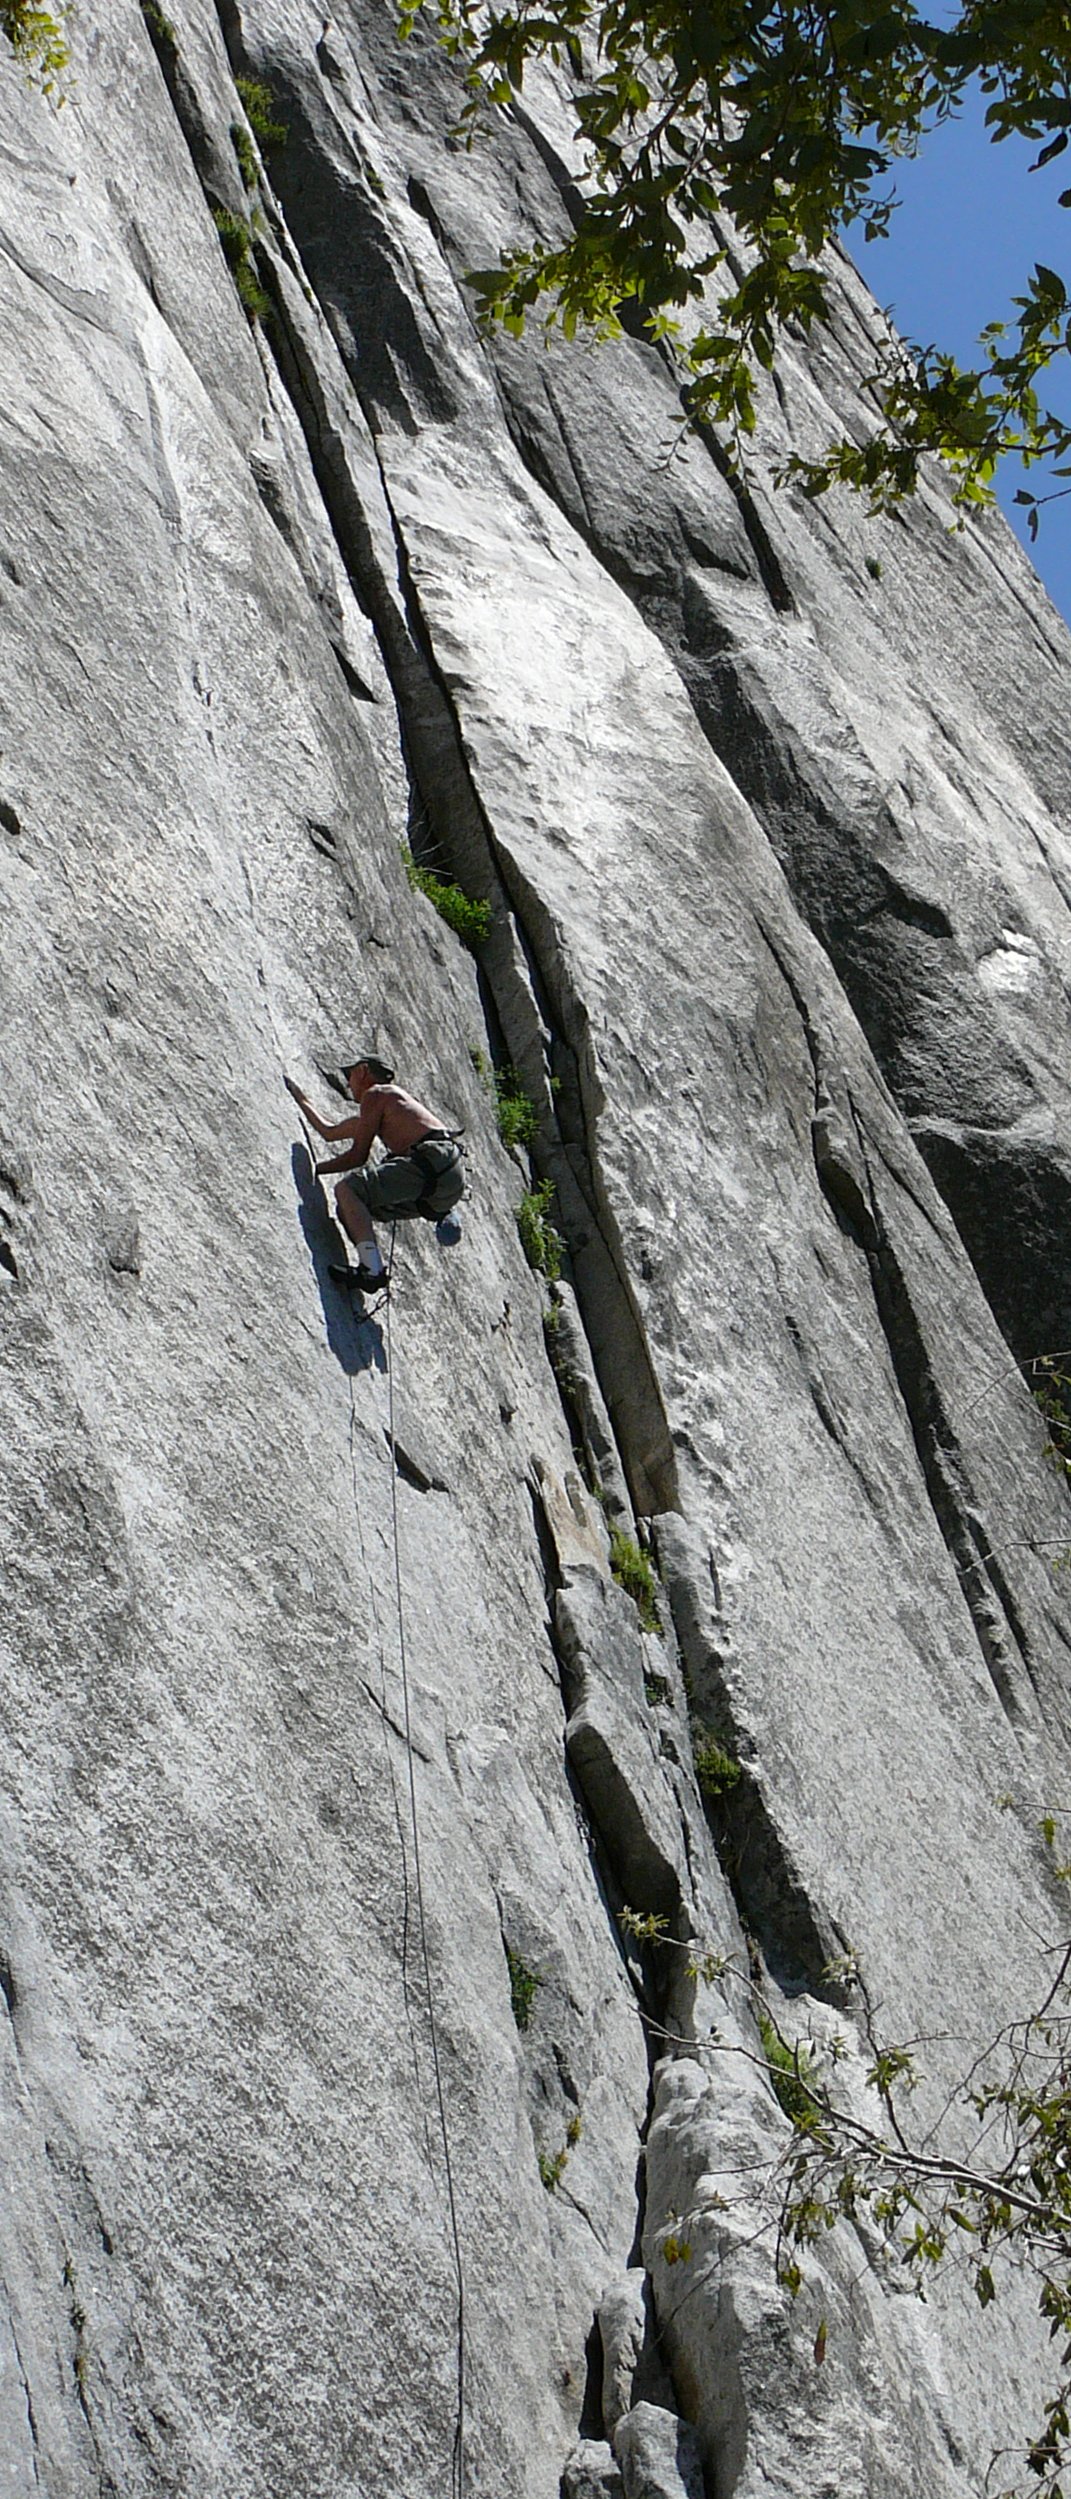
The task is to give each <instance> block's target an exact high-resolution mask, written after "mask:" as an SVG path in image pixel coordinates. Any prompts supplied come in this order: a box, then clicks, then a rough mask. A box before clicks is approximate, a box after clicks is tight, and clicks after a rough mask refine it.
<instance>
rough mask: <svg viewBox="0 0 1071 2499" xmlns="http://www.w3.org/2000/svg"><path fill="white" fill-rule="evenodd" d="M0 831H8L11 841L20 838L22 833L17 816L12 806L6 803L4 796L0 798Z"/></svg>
mask: <svg viewBox="0 0 1071 2499" xmlns="http://www.w3.org/2000/svg"><path fill="white" fill-rule="evenodd" d="M0 831H2V832H4V833H10V835H11V838H12V841H15V842H17V841H18V840H19V839H20V838H21V834H22V825H21V823H20V821H19V818H18V816H17V815H16V813H15V810H14V808H13V807H11V806H9V805H8V802H7V799H6V798H0Z"/></svg>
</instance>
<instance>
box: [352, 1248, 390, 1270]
mask: <svg viewBox="0 0 1071 2499" xmlns="http://www.w3.org/2000/svg"><path fill="white" fill-rule="evenodd" d="M357 1257H358V1260H359V1262H360V1265H361V1266H362V1267H364V1268H366V1269H367V1272H368V1274H369V1275H370V1276H381V1275H382V1274H383V1273H384V1267H383V1253H382V1251H381V1250H380V1248H379V1244H378V1242H376V1241H362V1243H361V1246H360V1248H359V1250H358V1252H357Z"/></svg>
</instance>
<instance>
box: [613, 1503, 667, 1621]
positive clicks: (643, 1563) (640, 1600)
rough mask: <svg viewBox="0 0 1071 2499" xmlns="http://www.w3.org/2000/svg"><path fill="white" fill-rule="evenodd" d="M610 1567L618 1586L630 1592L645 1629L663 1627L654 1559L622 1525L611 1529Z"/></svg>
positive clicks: (627, 1594)
mask: <svg viewBox="0 0 1071 2499" xmlns="http://www.w3.org/2000/svg"><path fill="white" fill-rule="evenodd" d="M610 1568H611V1570H612V1572H613V1575H614V1578H615V1579H616V1581H617V1584H618V1587H619V1588H623V1589H624V1591H625V1594H626V1596H630V1597H631V1599H632V1602H633V1604H634V1606H635V1608H636V1612H637V1613H638V1615H639V1618H640V1621H641V1623H642V1624H643V1628H644V1630H645V1631H660V1630H661V1628H662V1626H661V1624H660V1622H659V1620H658V1605H657V1602H656V1599H655V1575H654V1572H653V1570H652V1569H651V1565H650V1561H649V1560H648V1557H647V1555H646V1553H645V1552H644V1550H643V1546H642V1545H638V1544H637V1542H636V1539H635V1537H634V1536H626V1534H625V1532H624V1529H623V1528H621V1527H611V1529H610Z"/></svg>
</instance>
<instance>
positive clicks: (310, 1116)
mask: <svg viewBox="0 0 1071 2499" xmlns="http://www.w3.org/2000/svg"><path fill="white" fill-rule="evenodd" d="M283 1083H284V1085H285V1086H286V1090H287V1092H288V1093H289V1094H291V1095H292V1096H293V1099H294V1101H295V1102H296V1103H297V1106H298V1109H299V1111H300V1113H301V1116H302V1118H303V1119H307V1120H308V1123H309V1126H310V1128H315V1130H316V1134H317V1136H318V1137H324V1138H326V1140H327V1143H328V1144H329V1145H333V1144H335V1142H336V1140H337V1139H338V1138H339V1137H352V1136H353V1135H354V1133H355V1131H356V1130H357V1129H358V1128H359V1126H360V1120H359V1118H358V1119H339V1120H335V1121H331V1120H329V1119H321V1117H320V1114H319V1111H314V1109H313V1107H312V1103H311V1102H310V1100H309V1097H308V1095H307V1093H302V1090H301V1087H300V1085H296V1084H295V1083H294V1079H293V1077H292V1076H284V1078H283ZM367 1151H368V1148H367V1146H366V1147H365V1153H367ZM362 1160H363V1157H362Z"/></svg>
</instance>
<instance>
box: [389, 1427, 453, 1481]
mask: <svg viewBox="0 0 1071 2499" xmlns="http://www.w3.org/2000/svg"><path fill="white" fill-rule="evenodd" d="M384 1437H385V1438H386V1440H387V1443H388V1446H389V1445H390V1435H389V1433H386V1432H385V1434H384ZM394 1463H395V1466H396V1467H397V1470H398V1473H399V1475H400V1476H401V1479H402V1482H403V1484H411V1485H412V1487H413V1490H414V1492H447V1491H448V1490H449V1486H448V1485H447V1484H446V1483H445V1482H444V1479H443V1477H442V1476H441V1475H432V1474H431V1473H430V1472H429V1470H428V1469H427V1468H426V1467H424V1466H422V1465H421V1462H420V1459H419V1458H414V1456H413V1455H412V1452H411V1450H408V1449H405V1448H403V1446H402V1443H401V1441H400V1440H399V1439H398V1435H397V1433H395V1436H394Z"/></svg>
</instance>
